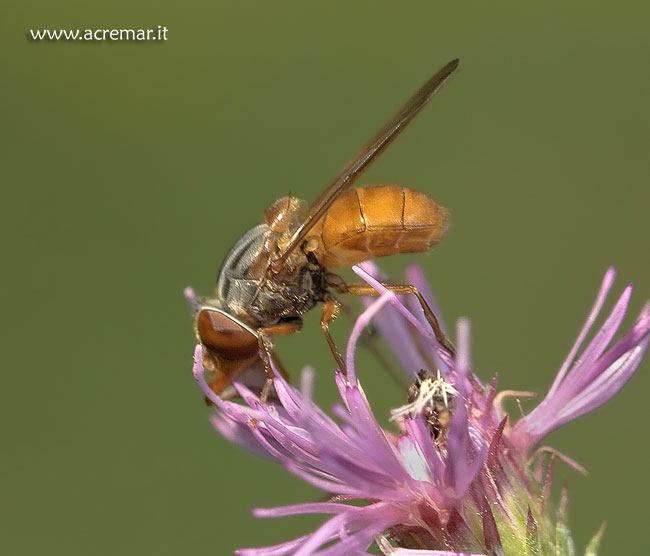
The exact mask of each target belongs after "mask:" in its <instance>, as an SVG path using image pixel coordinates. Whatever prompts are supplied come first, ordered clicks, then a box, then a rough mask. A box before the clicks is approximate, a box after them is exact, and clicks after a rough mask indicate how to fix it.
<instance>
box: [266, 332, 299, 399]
mask: <svg viewBox="0 0 650 556" xmlns="http://www.w3.org/2000/svg"><path fill="white" fill-rule="evenodd" d="M301 328H302V321H299V320H296V321H291V322H283V323H281V324H275V325H273V326H264V327H262V328H258V329H257V331H256V332H257V343H258V345H259V348H260V358H261V359H262V363H264V372H265V373H266V382H265V383H264V388H262V393H261V394H260V402H261V403H262V405H263V404H265V403H266V400H267V399H268V397H269V393H270V392H271V387H272V386H273V377H274V374H273V368H272V367H271V357H272V356H271V336H286V335H288V334H294V333H295V332H298V330H300V329H301ZM285 373H286V372H281V374H282V375H283V376H284V375H285Z"/></svg>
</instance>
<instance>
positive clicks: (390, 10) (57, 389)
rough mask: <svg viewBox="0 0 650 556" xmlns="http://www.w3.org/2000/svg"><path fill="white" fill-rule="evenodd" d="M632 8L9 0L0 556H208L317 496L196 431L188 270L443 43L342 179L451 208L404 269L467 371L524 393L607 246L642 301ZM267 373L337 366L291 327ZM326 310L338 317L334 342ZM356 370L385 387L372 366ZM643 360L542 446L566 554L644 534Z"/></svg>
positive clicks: (201, 277) (643, 244)
mask: <svg viewBox="0 0 650 556" xmlns="http://www.w3.org/2000/svg"><path fill="white" fill-rule="evenodd" d="M649 16H650V10H649V9H648V8H647V5H646V4H645V3H641V2H616V3H614V2H611V3H608V4H607V5H605V6H596V4H595V3H593V2H586V1H576V2H559V1H551V2H544V3H532V2H526V3H524V2H518V1H508V2H498V3H487V2H457V3H454V5H453V6H452V5H451V3H441V2H432V1H418V2H415V1H411V2H403V3H400V4H398V3H395V2H385V1H383V2H370V1H355V2H342V1H336V2H327V3H325V2H299V1H293V2H287V1H278V2H262V1H259V0H256V1H248V2H223V1H216V2H194V1H186V2H182V3H181V2H171V1H159V2H155V3H154V2H133V0H129V1H114V2H110V3H101V4H100V3H89V2H80V1H71V0H68V1H63V2H46V1H33V2H29V1H20V2H18V1H14V0H12V1H9V2H5V4H4V8H3V16H2V18H1V21H0V37H1V38H0V47H1V49H2V52H3V54H4V61H3V63H2V74H3V75H2V77H3V79H2V86H1V88H0V96H1V97H2V98H1V101H2V114H3V118H2V128H1V129H2V132H1V141H2V149H1V151H0V152H1V153H2V154H1V157H2V163H1V165H0V168H1V171H2V188H3V196H2V208H1V210H2V217H1V218H0V237H1V238H2V252H3V257H2V260H3V265H2V266H3V268H4V271H3V272H2V288H1V289H0V296H1V304H2V305H1V306H2V315H3V316H2V335H1V340H0V341H1V342H2V350H1V356H2V363H1V365H2V366H1V368H2V373H1V375H0V412H1V418H2V430H3V432H2V452H3V454H2V460H1V461H2V464H1V465H2V468H1V469H0V477H1V478H0V481H2V501H1V503H0V505H1V507H0V511H1V512H2V514H3V515H2V517H1V519H0V530H1V533H0V551H1V552H2V553H3V554H11V555H23V554H29V555H31V554H42V553H45V552H47V553H48V554H51V555H58V554H62V555H63V554H65V555H86V554H98V555H113V554H123V555H130V554H133V555H136V554H137V555H142V554H158V555H167V554H169V555H172V554H229V553H232V551H233V550H234V549H235V548H236V547H240V546H256V545H263V544H269V543H272V542H280V541H282V540H287V539H289V538H290V537H292V536H295V535H298V534H301V533H302V532H305V531H306V528H308V527H310V526H313V524H314V523H317V522H318V520H313V519H298V518H296V519H291V518H289V519H284V520H278V521H274V520H269V521H265V520H257V519H254V518H253V517H251V515H250V508H252V507H255V506H270V505H276V504H278V505H279V504H288V503H294V502H298V501H302V500H314V499H316V498H318V497H319V496H320V494H319V493H317V492H315V491H313V490H312V489H310V488H308V487H306V486H305V485H303V484H302V483H301V482H300V481H298V480H297V479H294V478H293V477H291V476H289V475H288V474H287V473H286V472H285V471H284V470H283V469H282V468H281V467H280V466H277V465H275V464H272V463H268V462H264V461H260V460H258V459H256V458H255V457H254V456H251V455H249V454H248V453H245V452H244V451H243V450H240V449H238V448H236V447H233V446H231V445H229V444H228V443H227V442H225V441H224V440H223V439H221V438H220V437H219V436H217V434H215V433H214V432H213V431H212V430H211V429H210V427H209V425H208V422H207V416H208V410H207V409H206V408H205V407H204V405H203V401H202V397H201V394H200V393H199V391H198V389H197V387H196V385H195V383H194V381H193V379H192V377H191V373H190V366H191V355H192V349H193V344H194V339H193V335H192V330H191V327H192V323H191V320H190V316H189V311H188V308H187V307H186V305H185V302H184V299H183V297H182V290H183V288H184V287H185V286H186V285H192V286H194V287H196V288H197V290H198V291H199V292H200V293H203V294H207V293H210V292H211V290H212V287H213V282H214V276H215V273H216V271H217V269H218V267H219V264H220V262H221V258H222V257H223V256H224V254H225V252H226V251H227V249H228V248H229V247H230V246H231V244H232V243H233V242H234V241H235V240H236V239H237V238H238V237H239V236H240V235H241V234H242V233H243V231H244V230H245V229H247V228H248V227H249V226H251V225H253V224H255V223H257V222H259V221H260V219H261V218H262V215H263V211H264V209H265V207H266V206H267V205H268V204H269V203H270V202H271V201H273V200H274V199H276V198H277V197H280V196H282V195H284V194H287V193H288V192H289V191H291V192H293V193H295V194H298V195H300V196H303V197H304V198H307V199H312V198H313V197H314V196H315V195H316V194H317V193H318V191H319V189H320V188H321V187H322V186H323V185H324V184H325V183H326V182H327V181H328V180H329V179H330V178H331V177H332V176H333V174H334V173H335V172H336V171H337V170H338V169H339V168H340V167H341V166H342V165H343V163H344V162H346V161H347V159H348V158H349V157H350V156H351V155H352V154H353V153H354V152H356V150H357V149H358V148H359V147H360V146H361V144H362V143H363V142H364V141H365V140H366V139H367V138H368V137H369V136H370V135H371V134H372V133H373V132H374V131H375V130H376V129H377V128H378V127H379V125H380V124H381V123H383V121H384V120H385V119H386V118H387V117H388V115H389V114H391V113H392V112H393V111H394V110H395V109H396V108H397V107H398V106H399V105H400V103H401V102H403V101H404V100H405V99H406V98H407V97H408V96H409V95H410V94H411V93H412V92H413V91H414V90H415V89H416V88H417V87H418V86H419V85H420V84H421V83H422V82H423V81H424V80H425V79H426V78H428V77H429V76H430V75H431V74H432V73H433V72H434V71H435V70H437V69H438V68H439V67H441V66H442V65H443V64H444V63H445V62H447V61H448V60H449V59H451V58H453V57H456V56H459V57H460V58H461V71H460V72H459V74H458V75H457V76H456V77H455V78H454V79H453V80H452V82H451V83H450V84H449V86H448V87H446V88H445V89H444V91H443V92H442V94H440V95H439V97H438V98H436V99H435V101H434V103H433V104H432V105H431V106H430V107H428V108H427V109H426V110H425V111H424V112H423V113H422V115H420V116H419V117H418V119H417V120H416V122H415V123H414V124H413V125H412V126H411V127H410V128H409V129H408V131H407V132H406V133H405V134H404V135H403V136H402V137H401V138H400V139H399V141H398V142H397V143H395V144H394V145H393V146H392V147H391V148H390V149H389V150H388V151H387V152H386V153H385V154H384V156H382V158H381V159H380V161H378V162H377V163H376V164H375V165H374V166H373V167H372V169H371V170H370V171H369V172H368V173H367V174H366V175H365V176H364V178H363V179H362V180H361V181H362V183H366V184H367V183H400V184H405V185H409V186H411V187H413V188H416V189H420V190H422V191H425V192H427V193H429V194H430V195H431V196H433V197H434V198H436V199H437V200H438V201H439V202H440V203H441V204H443V205H444V206H445V207H447V208H448V209H449V210H450V214H451V228H450V231H449V234H448V237H447V238H446V239H445V241H444V242H443V243H442V244H441V245H440V246H439V247H438V248H436V249H435V252H433V253H432V254H430V255H426V256H420V257H410V258H409V257H401V258H400V257H397V258H394V259H393V260H390V261H386V264H385V265H384V267H385V268H386V269H388V271H389V272H390V274H391V276H392V277H393V278H395V279H399V278H400V277H401V273H402V269H403V267H404V266H405V264H406V263H407V262H409V261H414V260H417V261H418V262H420V263H421V264H422V265H423V266H424V267H425V269H426V271H427V273H428V275H429V277H430V278H431V281H432V282H433V284H434V285H435V290H436V292H437V294H438V296H439V297H440V299H441V305H442V309H443V312H444V314H445V317H446V320H447V322H448V323H453V322H454V320H455V319H456V318H458V317H459V316H461V315H467V316H469V317H470V318H471V320H472V324H473V337H474V343H473V351H474V366H475V369H476V371H477V372H478V373H479V374H480V375H481V376H483V377H484V378H486V379H488V378H490V377H491V376H493V375H494V373H496V372H498V374H499V377H500V384H501V386H502V387H503V388H513V389H522V390H529V389H533V390H537V391H539V392H543V391H544V389H545V388H547V387H548V385H549V384H550V382H551V380H552V377H553V376H554V373H555V372H556V370H557V369H558V367H559V365H560V364H561V362H562V360H563V358H564V356H565V354H566V353H567V352H568V349H569V347H570V345H571V344H572V342H573V340H574V338H575V336H576V335H577V332H578V330H579V327H580V326H581V325H582V322H583V319H584V318H585V316H586V314H587V312H588V310H589V308H590V306H591V303H592V300H593V298H594V296H595V293H596V291H597V287H598V285H599V283H600V280H601V278H602V275H603V273H604V272H605V270H606V268H607V266H608V265H615V266H616V267H617V269H618V270H619V280H618V281H617V283H616V287H617V288H618V289H617V291H620V290H621V289H622V288H623V287H624V285H625V284H626V283H627V282H629V281H634V283H635V285H636V292H635V296H634V297H633V301H632V310H631V314H630V315H629V317H630V318H629V319H628V320H627V321H626V322H627V323H628V325H629V323H630V322H631V320H632V318H633V317H634V316H635V315H634V314H633V313H636V312H638V310H639V309H640V307H641V305H642V303H643V302H644V300H645V299H647V298H648V297H650V260H649V258H648V255H647V253H648V249H647V240H648V232H649V229H650V226H649V224H648V216H647V214H648V202H649V201H650V189H649V187H648V180H649V178H650V158H649V156H648V148H649V146H650V109H649V107H648V98H650V71H649V64H648V61H649V60H650V54H649V52H650V33H648V24H647V22H648V17H649ZM157 25H163V26H166V27H167V28H168V40H167V41H166V42H157V43H154V42H146V43H141V44H138V43H126V42H123V43H120V42H92V43H63V42H33V41H30V40H28V39H27V32H28V30H29V29H38V28H50V29H58V28H77V27H79V28H91V29H95V28H107V29H112V28H117V29H119V28H139V27H143V28H155V27H156V26H157ZM315 317H316V315H310V316H309V318H308V319H307V321H308V322H307V326H306V330H305V331H303V332H302V333H301V334H300V335H299V336H296V337H292V338H283V339H282V341H280V342H279V350H280V353H281V355H282V356H283V358H284V359H285V360H286V362H287V364H288V365H289V366H290V367H291V368H292V369H299V368H300V367H301V366H302V365H304V364H306V363H308V362H309V363H313V364H314V365H316V366H317V367H318V370H319V374H318V382H317V387H318V388H319V392H321V394H320V398H321V399H323V400H324V401H325V402H326V403H330V402H331V401H333V399H334V397H333V395H332V386H331V382H332V380H331V374H330V373H331V371H332V369H333V362H332V361H331V358H330V355H329V353H328V351H327V347H326V346H325V342H324V341H323V339H322V337H321V336H320V332H319V331H317V330H316V329H317V326H314V325H315V322H316V321H315ZM347 326H348V323H346V321H345V320H344V319H339V321H337V323H336V327H335V328H336V329H337V330H336V334H337V338H339V340H340V341H342V340H343V338H344V337H345V330H346V327H347ZM359 366H360V367H361V376H362V379H363V380H364V385H365V386H366V388H367V389H368V391H369V395H370V397H371V399H372V401H373V402H376V404H377V407H378V408H380V409H379V410H378V413H379V414H380V415H382V417H383V418H385V415H386V414H385V413H382V412H383V411H385V410H387V408H388V407H389V406H390V405H394V404H396V403H401V402H402V400H403V394H402V393H401V392H396V391H395V389H394V388H392V386H391V383H390V381H388V380H387V379H386V378H385V377H384V376H383V374H382V373H381V372H380V371H377V370H376V369H375V368H374V363H373V361H372V359H370V358H367V357H366V356H365V355H363V354H361V355H360V360H359ZM648 371H650V366H649V364H648V362H647V361H646V362H645V363H644V364H643V365H642V367H641V369H640V370H639V372H638V374H637V376H635V377H634V378H633V379H632V381H631V383H630V385H628V387H627V388H626V389H625V390H624V391H623V392H622V393H621V394H620V395H619V396H618V397H617V398H616V399H615V400H614V401H613V402H612V403H610V404H608V405H607V406H606V407H604V408H602V409H601V410H599V411H597V412H595V413H594V414H591V415H589V416H588V417H586V418H583V419H582V420H581V421H580V422H579V423H575V424H572V425H571V426H569V427H567V428H566V429H563V430H561V431H560V432H558V433H557V434H555V435H554V436H553V437H552V438H551V443H552V444H553V445H554V446H555V447H556V448H558V449H560V450H562V451H564V452H565V453H567V454H569V455H570V456H572V457H574V458H575V459H577V460H578V461H579V462H580V463H582V464H583V465H584V466H586V467H587V468H588V469H589V470H590V476H588V477H582V476H580V475H578V474H577V473H575V472H573V471H570V470H568V469H565V468H564V467H563V466H559V467H560V472H559V480H560V481H561V480H567V482H568V483H569V486H570V493H571V509H570V513H571V526H572V528H573V530H574V531H575V535H576V541H577V544H578V547H579V548H580V550H582V548H583V547H584V543H585V542H586V540H587V539H588V538H589V537H590V536H591V534H592V533H593V532H594V531H595V530H596V529H597V528H598V527H599V525H600V523H601V521H603V520H605V521H607V524H608V529H607V533H606V535H605V539H604V543H603V551H602V553H603V554H628V555H629V554H645V553H646V547H647V540H646V538H647V520H648V517H649V512H648V497H649V496H650V481H649V480H648V475H647V473H648V468H649V463H650V461H649V460H650V457H649V454H650V450H649V446H648V437H647V423H648V416H649V413H648V403H647V399H648V393H649V392H650V390H649V387H650V381H649V378H648Z"/></svg>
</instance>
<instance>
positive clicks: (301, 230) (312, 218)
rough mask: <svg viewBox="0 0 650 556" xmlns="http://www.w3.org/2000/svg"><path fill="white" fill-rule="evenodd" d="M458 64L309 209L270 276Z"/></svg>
mask: <svg viewBox="0 0 650 556" xmlns="http://www.w3.org/2000/svg"><path fill="white" fill-rule="evenodd" d="M458 63H459V60H458V59H457V58H456V59H455V60H452V61H451V62H449V63H448V64H447V65H446V66H445V67H444V68H442V69H441V70H440V71H439V72H438V73H436V74H435V75H434V76H433V77H432V78H431V79H429V81H427V82H426V83H425V84H424V85H423V86H422V87H421V88H420V89H419V90H418V91H417V92H416V93H415V94H414V95H413V96H412V97H411V98H410V99H409V100H408V101H407V102H406V104H405V105H404V106H403V107H402V109H401V110H400V111H399V112H397V114H395V115H394V116H393V117H392V118H391V119H390V120H389V121H388V123H386V125H384V127H382V128H381V129H380V130H379V131H378V132H377V134H376V135H375V136H374V137H373V138H372V139H370V141H369V142H368V143H367V144H366V146H365V147H363V149H361V151H359V153H358V154H357V155H356V156H355V157H354V158H353V159H352V160H351V161H350V162H348V163H347V164H346V165H345V167H344V168H343V169H342V170H341V171H340V172H339V174H338V175H337V176H336V177H335V178H334V179H333V180H332V181H331V182H330V183H329V184H328V185H327V187H325V189H324V190H323V192H322V193H321V194H320V195H319V196H318V198H317V199H316V200H315V201H314V202H313V203H312V204H311V206H310V207H309V210H308V212H307V216H306V218H305V220H304V221H303V222H302V224H300V226H298V228H297V229H296V231H295V232H294V233H293V235H292V236H291V238H290V240H289V242H288V243H287V244H286V245H285V246H284V247H283V249H282V251H281V252H280V253H279V255H278V256H277V257H276V258H275V259H274V260H273V261H272V262H271V264H270V267H269V270H270V271H271V273H273V274H277V273H278V272H280V271H281V270H282V268H283V267H284V265H285V264H286V262H287V259H288V258H289V255H290V254H291V252H292V251H293V250H294V249H295V248H296V247H298V246H299V245H300V244H301V243H302V242H303V241H304V239H305V238H306V237H307V234H308V233H309V231H310V230H311V229H312V228H313V227H314V225H315V224H316V223H317V222H318V221H319V220H320V218H321V217H322V216H323V215H324V214H325V213H326V212H327V210H328V209H329V208H330V207H331V206H332V203H334V201H335V200H336V199H337V198H338V197H339V196H340V195H341V194H342V193H343V192H344V191H346V190H347V189H348V188H349V187H350V186H351V185H352V184H353V183H354V182H355V181H356V180H357V178H358V177H359V176H360V175H361V174H362V173H363V172H364V170H366V168H368V166H370V164H371V163H372V162H373V161H374V160H375V159H376V158H377V157H378V156H379V155H380V154H381V153H382V152H383V151H384V150H385V149H386V147H388V145H390V144H391V142H392V141H393V140H394V139H395V138H396V137H397V136H398V135H399V134H400V133H401V132H402V131H403V130H404V128H405V127H406V126H407V125H408V124H409V123H411V120H413V118H415V116H417V114H418V113H419V112H420V110H422V108H424V107H425V106H426V104H427V103H428V102H429V101H430V100H431V99H432V98H433V97H434V95H435V94H436V93H437V92H438V91H439V90H440V88H441V87H442V85H443V84H444V83H445V81H447V79H448V78H449V76H450V75H451V74H452V73H453V72H454V71H455V70H456V68H457V67H458Z"/></svg>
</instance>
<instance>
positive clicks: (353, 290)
mask: <svg viewBox="0 0 650 556" xmlns="http://www.w3.org/2000/svg"><path fill="white" fill-rule="evenodd" d="M382 286H384V287H385V288H386V289H387V290H388V291H391V292H393V293H395V294H398V295H414V296H415V297H416V298H417V300H418V301H419V303H420V306H421V307H422V311H424V316H425V318H426V319H427V322H428V323H429V324H430V325H431V328H432V329H433V333H434V334H435V336H436V340H438V343H439V344H440V345H441V346H442V347H443V348H444V349H445V350H446V351H447V352H449V354H450V355H451V356H452V357H455V356H456V348H455V347H454V345H453V344H452V343H451V342H450V341H449V340H448V339H447V336H445V333H444V332H443V331H442V328H440V324H439V323H438V319H437V318H436V315H434V314H433V311H432V310H431V308H430V307H429V305H428V304H427V302H426V301H425V299H424V297H422V294H421V293H420V292H419V290H418V289H417V288H416V287H415V286H413V285H411V284H382ZM342 290H343V292H344V293H348V294H350V295H371V296H375V297H376V296H378V295H380V294H379V292H378V291H377V290H376V289H375V288H373V287H372V286H371V285H369V284H345V285H344V286H343V287H342Z"/></svg>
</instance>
